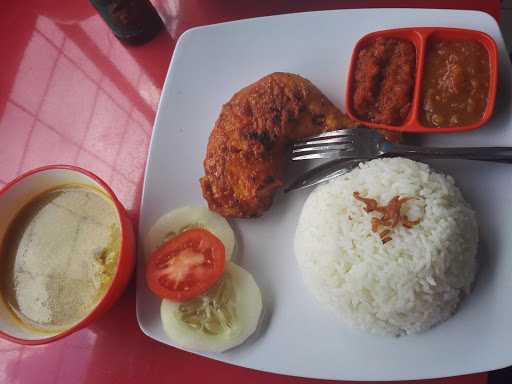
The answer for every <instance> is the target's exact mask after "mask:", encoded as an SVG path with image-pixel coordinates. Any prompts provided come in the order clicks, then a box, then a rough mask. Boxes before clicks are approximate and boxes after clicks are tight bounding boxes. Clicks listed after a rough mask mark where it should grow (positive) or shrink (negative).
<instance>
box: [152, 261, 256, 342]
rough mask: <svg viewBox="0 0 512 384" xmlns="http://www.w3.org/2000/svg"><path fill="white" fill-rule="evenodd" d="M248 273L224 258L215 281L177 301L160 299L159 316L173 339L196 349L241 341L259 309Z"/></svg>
mask: <svg viewBox="0 0 512 384" xmlns="http://www.w3.org/2000/svg"><path fill="white" fill-rule="evenodd" d="M262 307H263V306H262V301H261V292H260V289H259V288H258V286H257V285H256V282H255V281H254V279H253V277H252V275H251V274H250V273H249V272H247V271H246V270H245V269H243V268H241V267H239V266H237V265H236V264H233V263H231V262H228V263H227V264H226V269H225V271H224V273H223V274H222V276H221V278H220V279H219V281H217V283H216V284H215V285H214V286H213V287H211V288H210V289H209V290H208V291H207V292H205V293H203V294H201V295H199V296H198V297H196V298H194V299H191V300H189V301H186V302H184V303H177V302H173V301H170V300H166V299H164V300H163V301H162V305H161V307H160V316H161V318H162V324H163V327H164V331H165V333H166V334H167V336H168V337H169V339H171V340H172V341H173V342H174V343H176V344H177V345H179V346H181V347H182V348H184V349H188V350H192V351H196V352H223V351H225V350H227V349H230V348H233V347H235V346H237V345H239V344H241V343H243V342H244V341H245V340H246V339H247V338H248V337H249V336H250V335H251V334H252V333H253V332H254V331H255V330H256V327H257V325H258V321H259V318H260V315H261V310H262Z"/></svg>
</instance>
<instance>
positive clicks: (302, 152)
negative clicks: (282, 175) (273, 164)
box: [292, 128, 358, 160]
mask: <svg viewBox="0 0 512 384" xmlns="http://www.w3.org/2000/svg"><path fill="white" fill-rule="evenodd" d="M357 131H358V128H347V129H340V130H337V131H331V132H325V133H322V134H320V135H317V136H312V137H308V138H306V139H305V140H303V141H300V142H297V143H294V144H293V145H292V160H309V159H325V158H329V157H332V156H333V155H335V154H339V152H340V151H343V152H345V153H347V154H348V153H350V152H351V151H353V149H354V147H355V144H356V143H355V141H354V136H355V135H356V134H357Z"/></svg>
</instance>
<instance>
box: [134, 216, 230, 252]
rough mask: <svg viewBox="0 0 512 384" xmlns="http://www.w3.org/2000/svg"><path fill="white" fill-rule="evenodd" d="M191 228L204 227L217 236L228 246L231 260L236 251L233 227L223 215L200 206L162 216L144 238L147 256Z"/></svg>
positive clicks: (227, 250)
mask: <svg viewBox="0 0 512 384" xmlns="http://www.w3.org/2000/svg"><path fill="white" fill-rule="evenodd" d="M190 228H203V229H206V230H208V231H210V232H211V233H213V234H214V235H215V236H217V237H218V238H219V240H220V241H222V243H223V244H224V247H225V248H226V260H231V257H232V255H233V253H234V252H235V234H234V232H233V229H231V226H230V225H229V223H228V221H227V220H226V219H225V218H223V217H222V216H221V215H219V214H217V213H215V212H212V211H210V210H209V209H208V208H206V207H198V206H185V207H182V208H178V209H174V210H172V211H170V212H168V213H166V214H165V215H163V216H162V217H160V218H159V219H158V220H157V221H156V223H155V224H154V225H153V226H152V227H151V229H150V230H149V232H148V233H147V235H146V237H145V239H144V254H145V256H146V258H148V257H149V255H150V254H151V252H153V251H154V250H155V249H156V248H158V247H159V246H160V245H162V244H163V243H164V242H165V241H166V240H169V239H170V238H172V237H174V236H176V235H177V234H179V233H180V232H183V231H184V230H186V229H190Z"/></svg>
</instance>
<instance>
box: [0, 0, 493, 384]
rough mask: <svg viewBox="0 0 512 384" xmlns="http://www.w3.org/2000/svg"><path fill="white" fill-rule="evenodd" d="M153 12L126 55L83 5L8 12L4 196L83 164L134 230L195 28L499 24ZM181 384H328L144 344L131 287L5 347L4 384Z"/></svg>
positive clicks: (1, 126)
mask: <svg viewBox="0 0 512 384" xmlns="http://www.w3.org/2000/svg"><path fill="white" fill-rule="evenodd" d="M154 3H155V5H156V7H157V8H158V10H159V12H160V13H161V15H162V17H163V19H164V21H165V23H166V28H167V31H164V32H162V33H161V34H160V35H159V36H158V37H157V38H156V39H154V40H153V41H151V42H150V43H148V44H146V45H143V46H140V47H127V46H124V45H122V44H121V43H119V42H118V41H117V40H116V39H115V38H114V37H113V35H112V34H111V32H110V30H109V29H108V28H107V27H106V25H105V24H104V23H103V21H102V20H101V19H100V17H99V16H98V14H97V13H96V12H95V11H94V9H93V8H92V6H91V5H90V4H89V2H88V1H86V0H75V1H57V0H48V1H44V0H39V1H38V0H24V1H2V2H1V4H0V36H2V38H1V39H0V57H1V58H2V60H1V72H0V144H1V149H0V187H1V186H2V185H4V184H5V183H6V182H8V181H9V180H11V179H12V178H14V177H15V176H17V175H19V174H21V173H23V172H25V171H27V170H29V169H31V168H34V167H38V166H42V165H45V164H51V163H66V164H74V165H78V166H81V167H84V168H87V169H89V170H91V171H93V172H94V173H96V174H97V175H99V176H100V177H102V178H103V179H104V180H105V181H106V182H107V183H109V184H110V185H111V186H112V188H113V189H114V191H115V193H116V194H117V195H118V197H119V198H120V200H121V201H122V203H123V204H124V205H125V207H126V208H127V209H128V211H129V213H130V215H131V217H132V218H133V220H134V221H135V222H136V221H137V218H138V211H139V206H140V197H141V191H142V180H143V176H144V166H145V162H146V156H147V152H148V145H149V141H150V138H151V131H152V126H153V121H154V118H155V113H156V109H157V104H158V100H159V98H160V93H161V90H162V86H163V82H164V78H165V74H166V71H167V67H168V65H169V61H170V58H171V55H172V52H173V49H174V45H175V43H176V39H177V38H178V37H179V35H180V34H181V33H182V32H183V31H185V30H186V29H188V28H190V27H194V26H198V25H205V24H211V23H217V22H222V21H228V20H234V19H241V18H248V17H255V16H264V15H272V14H280V13H289V12H300V11H309V10H322V9H337V8H356V7H357V8H361V7H383V6H385V7H400V6H408V7H442V8H462V9H479V10H483V11H486V12H488V13H490V14H492V15H493V16H495V17H496V18H498V17H499V7H500V2H499V1H498V0H496V1H487V0H482V1H471V2H465V1H441V0H438V1H419V0H418V1H412V0H411V1H327V0H326V1H260V2H258V1H246V2H242V1H240V2H239V1H236V0H229V1H228V0H224V1H223V0H210V1H208V0H204V1H200V0H182V1H180V0H154ZM312 358H315V357H314V356H313V355H312ZM299 363H300V364H307V361H304V362H298V364H299ZM420 363H421V362H418V364H420ZM180 381H183V382H199V381H203V382H204V381H206V382H210V383H211V382H219V383H231V382H250V383H321V382H326V381H322V380H311V379H300V378H294V377H290V376H282V375H275V374H269V373H264V372H258V371H254V370H249V369H245V368H239V367H235V366H232V365H228V364H224V363H220V362H216V361H213V360H210V359H207V358H203V357H200V356H196V355H193V354H190V353H187V352H182V351H180V350H177V349H174V348H171V347H168V346H165V345H163V344H160V343H158V342H156V341H154V340H152V339H150V338H149V337H146V336H144V335H143V333H142V332H141V331H140V329H139V327H138V325H137V320H136V316H135V288H134V284H133V283H132V284H131V285H130V287H129V288H128V289H127V291H126V293H125V294H124V295H123V297H122V298H121V300H120V301H119V302H118V303H117V304H116V305H115V306H114V307H113V308H112V309H111V310H110V311H109V312H108V313H107V314H106V315H105V316H104V317H103V318H101V319H100V320H98V321H96V322H95V323H94V324H93V325H91V326H90V327H88V328H86V329H83V330H81V331H79V332H76V333H75V334H73V335H71V336H69V337H67V338H64V339H63V340H59V341H57V342H54V343H52V344H49V345H43V346H32V347H28V346H20V345H17V344H13V343H11V342H8V341H5V340H0V383H10V384H11V383H126V384H128V383H137V382H148V383H150V382H180ZM486 381H487V375H486V374H477V375H470V376H461V377H455V378H451V379H442V380H432V381H430V380H428V381H424V382H429V383H459V384H463V383H468V384H469V383H471V384H473V383H475V384H478V383H485V382H486Z"/></svg>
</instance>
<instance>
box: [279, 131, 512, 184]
mask: <svg viewBox="0 0 512 384" xmlns="http://www.w3.org/2000/svg"><path fill="white" fill-rule="evenodd" d="M397 156H400V157H408V158H414V159H468V160H481V161H494V162H500V163H512V147H458V148H457V147H456V148H432V147H419V146H412V145H403V144H394V143H391V142H389V141H388V140H386V138H385V137H384V136H383V135H382V134H381V133H379V132H378V131H377V130H375V129H370V128H350V129H341V130H338V131H332V132H326V133H322V134H320V135H317V136H313V137H309V138H307V139H305V140H303V141H301V142H297V143H295V144H293V147H292V160H295V161H297V160H311V159H333V161H331V162H329V163H326V164H323V165H321V166H319V167H316V168H313V169H311V170H310V171H308V172H306V173H305V174H303V175H302V176H300V177H299V178H298V179H297V180H296V181H294V182H293V183H292V184H291V185H290V186H288V187H287V188H286V189H285V192H289V191H292V190H297V189H302V188H306V187H309V186H312V185H315V184H318V183H321V182H323V181H326V180H330V179H332V178H334V177H337V176H340V175H342V174H344V173H347V172H348V171H350V170H352V169H353V168H355V167H356V166H357V164H359V163H360V162H361V161H364V160H370V159H375V158H379V157H397Z"/></svg>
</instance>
